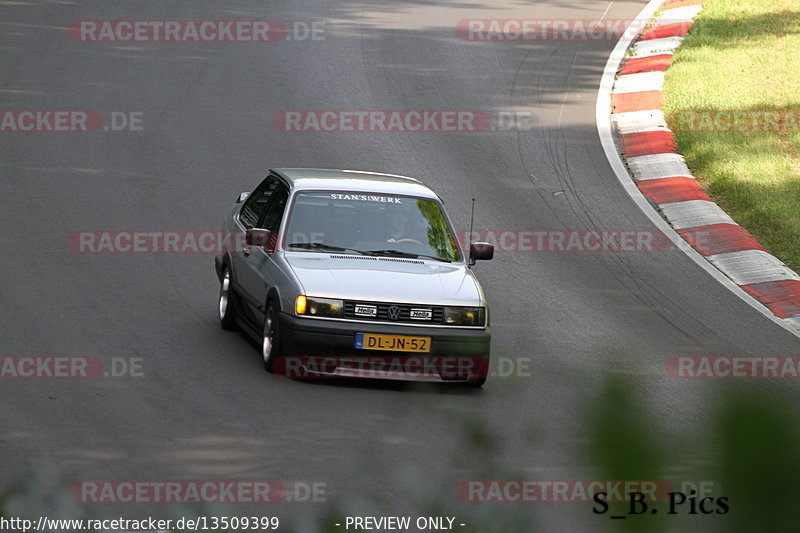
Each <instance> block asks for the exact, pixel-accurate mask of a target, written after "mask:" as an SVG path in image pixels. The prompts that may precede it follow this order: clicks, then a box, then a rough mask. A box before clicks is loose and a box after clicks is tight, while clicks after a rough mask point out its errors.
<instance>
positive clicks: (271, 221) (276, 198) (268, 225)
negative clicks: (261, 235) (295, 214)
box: [261, 184, 289, 231]
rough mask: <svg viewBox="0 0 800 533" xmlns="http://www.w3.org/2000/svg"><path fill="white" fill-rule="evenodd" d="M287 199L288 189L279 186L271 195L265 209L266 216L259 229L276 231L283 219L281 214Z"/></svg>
mask: <svg viewBox="0 0 800 533" xmlns="http://www.w3.org/2000/svg"><path fill="white" fill-rule="evenodd" d="M288 199H289V189H287V188H286V185H283V184H281V185H280V186H279V187H278V188H277V189H276V190H275V192H274V193H273V195H272V201H271V202H270V204H269V207H268V208H267V214H266V215H265V216H264V221H263V222H261V227H262V228H264V229H268V230H270V231H278V227H279V226H280V225H281V219H282V218H283V212H284V211H285V210H286V201H287V200H288Z"/></svg>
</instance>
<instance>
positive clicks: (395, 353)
mask: <svg viewBox="0 0 800 533" xmlns="http://www.w3.org/2000/svg"><path fill="white" fill-rule="evenodd" d="M223 230H224V231H226V232H230V233H231V234H233V239H231V240H232V241H233V242H237V243H240V245H239V246H236V247H234V249H231V250H228V251H226V253H223V254H221V255H218V256H216V258H215V263H216V270H217V275H218V277H219V280H220V291H219V319H220V322H221V325H222V327H223V328H224V329H226V330H237V329H240V328H241V329H243V330H244V331H245V332H247V333H248V334H250V335H251V336H253V337H254V338H255V339H257V340H258V342H259V343H260V344H261V347H262V356H263V359H264V368H265V369H266V370H267V371H269V372H276V373H281V374H283V375H287V376H290V377H302V378H309V377H366V378H385V379H411V380H430V381H446V382H451V381H452V382H463V383H467V384H469V385H472V386H478V387H479V386H481V385H483V383H484V381H485V380H486V376H487V373H488V369H489V348H490V340H491V332H490V328H489V310H488V307H487V304H486V299H485V297H484V294H483V290H482V289H481V286H480V284H479V283H478V280H477V279H476V278H475V275H474V274H473V272H472V269H471V268H470V267H471V266H472V265H473V264H474V263H475V261H476V260H479V259H491V258H492V256H493V255H494V249H493V247H492V246H491V245H490V244H487V243H471V244H470V246H469V252H468V254H467V255H466V256H465V254H464V252H463V251H462V248H461V245H460V243H459V242H458V239H456V237H455V235H454V233H453V228H452V226H451V224H450V222H449V220H448V219H447V216H446V214H445V212H444V209H443V207H442V200H441V199H440V198H439V196H437V195H436V193H434V192H433V191H432V190H431V189H429V188H428V187H427V186H426V185H424V184H423V183H422V182H420V181H419V180H416V179H413V178H408V177H404V176H395V175H389V174H379V173H373V172H361V171H351V170H324V169H298V168H287V169H275V170H271V171H270V173H269V175H268V176H267V177H266V178H265V179H264V181H262V182H261V184H260V185H259V186H258V187H257V188H256V189H255V190H254V191H253V192H252V193H242V194H241V195H240V196H239V198H238V200H237V202H236V203H235V204H234V205H233V207H231V209H230V212H229V213H228V216H227V218H226V220H225V224H224V227H223Z"/></svg>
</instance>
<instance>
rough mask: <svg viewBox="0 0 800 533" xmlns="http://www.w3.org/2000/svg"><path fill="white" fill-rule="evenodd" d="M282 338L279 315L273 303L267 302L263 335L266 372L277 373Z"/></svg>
mask: <svg viewBox="0 0 800 533" xmlns="http://www.w3.org/2000/svg"><path fill="white" fill-rule="evenodd" d="M281 355H282V354H281V338H280V332H279V328H278V313H277V311H276V310H275V306H274V305H273V304H272V302H267V311H266V312H265V313H264V329H263V331H262V334H261V356H262V357H263V358H264V370H266V371H267V372H269V373H272V372H274V371H275V362H276V361H277V360H278V359H279V358H280V357H281Z"/></svg>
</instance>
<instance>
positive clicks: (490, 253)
mask: <svg viewBox="0 0 800 533" xmlns="http://www.w3.org/2000/svg"><path fill="white" fill-rule="evenodd" d="M493 257H494V245H492V244H489V243H488V242H471V243H470V244H469V264H470V265H474V264H475V261H479V260H489V259H492V258H493Z"/></svg>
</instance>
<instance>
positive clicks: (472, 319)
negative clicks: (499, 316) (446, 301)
mask: <svg viewBox="0 0 800 533" xmlns="http://www.w3.org/2000/svg"><path fill="white" fill-rule="evenodd" d="M444 323H445V324H447V325H450V326H483V325H485V324H486V309H484V308H483V307H445V308H444Z"/></svg>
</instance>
